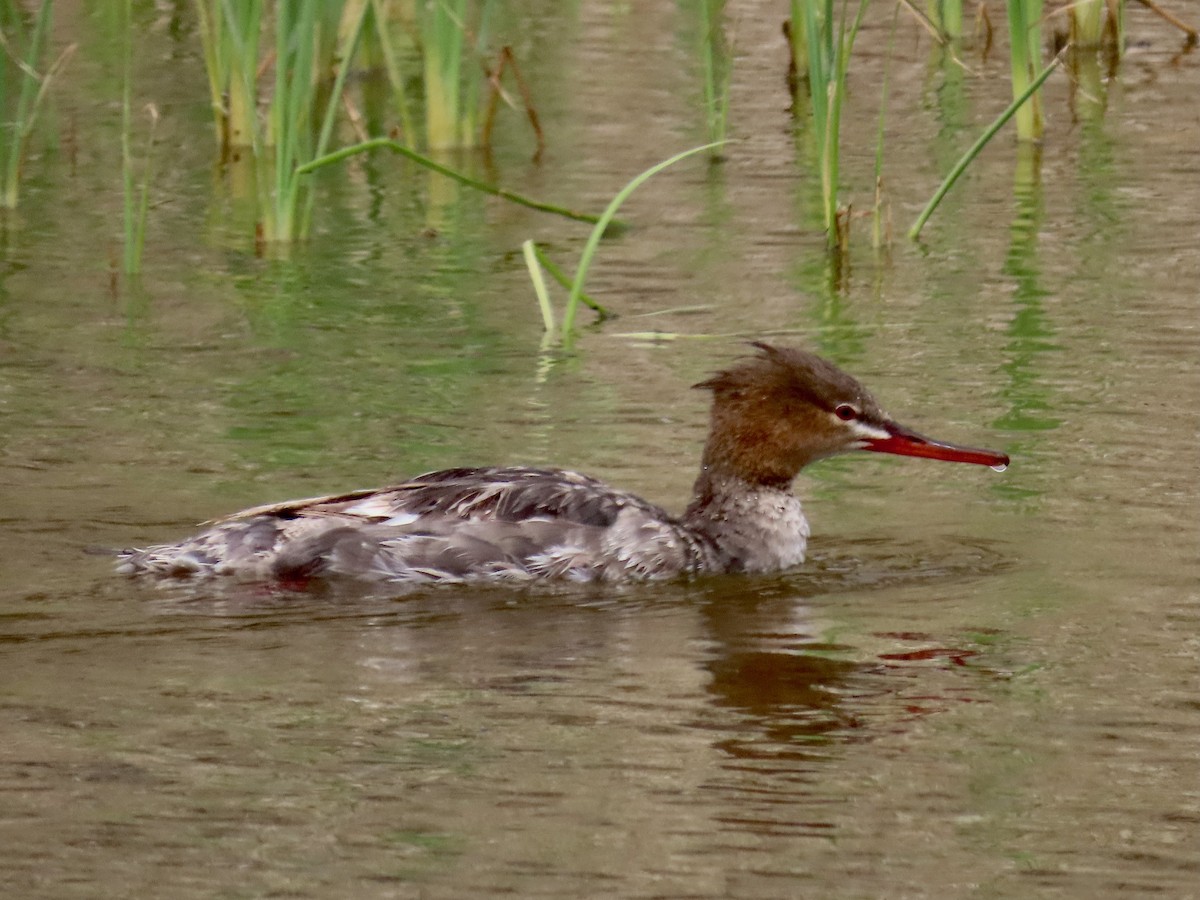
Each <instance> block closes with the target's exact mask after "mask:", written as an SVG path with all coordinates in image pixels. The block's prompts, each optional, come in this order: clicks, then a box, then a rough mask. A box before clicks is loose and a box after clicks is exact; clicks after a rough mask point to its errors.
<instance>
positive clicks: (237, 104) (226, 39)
mask: <svg viewBox="0 0 1200 900" xmlns="http://www.w3.org/2000/svg"><path fill="white" fill-rule="evenodd" d="M196 11H197V14H198V17H199V20H200V45H201V48H202V49H203V52H204V68H205V71H206V72H207V73H208V90H209V103H210V105H211V108H212V113H213V124H214V126H215V129H216V138H217V146H218V148H219V149H220V151H221V155H222V157H226V156H228V155H229V153H230V152H231V150H234V149H235V148H239V147H252V146H254V145H255V142H256V140H257V138H258V134H259V127H258V50H259V47H258V44H259V35H260V34H261V33H262V29H263V25H264V22H263V2H262V0H197V3H196Z"/></svg>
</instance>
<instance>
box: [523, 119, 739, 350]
mask: <svg viewBox="0 0 1200 900" xmlns="http://www.w3.org/2000/svg"><path fill="white" fill-rule="evenodd" d="M718 146H720V144H719V143H718V144H711V143H710V144H703V145H701V146H699V147H693V148H692V149H690V150H685V151H683V152H682V153H677V154H675V155H674V156H672V157H670V158H669V159H664V160H663V161H662V162H660V163H657V164H655V165H653V166H651V167H650V168H648V169H646V170H645V171H643V172H639V173H638V174H637V175H635V176H634V177H633V178H631V179H630V180H629V182H628V183H627V184H626V185H625V186H624V187H623V188H621V190H619V191H618V192H617V195H616V196H615V197H613V199H612V200H611V201H610V202H609V204H608V206H607V207H605V209H604V212H603V213H601V214H600V218H599V219H597V220H596V224H595V225H594V226H593V228H592V230H591V233H590V234H589V235H588V239H587V241H586V242H585V243H584V246H583V251H582V252H581V253H580V254H579V265H578V266H576V267H575V275H574V277H573V278H571V279H570V282H569V290H570V293H569V294H568V296H567V302H566V306H565V308H564V310H563V322H562V330H561V339H562V341H563V343H564V344H569V343H570V342H571V340H572V339H573V338H574V336H575V317H576V314H577V312H578V309H579V304H580V303H583V304H584V305H586V306H590V307H592V308H593V309H595V310H597V311H598V312H600V314H601V316H602V317H604V316H607V315H608V311H607V310H605V309H603V307H600V306H599V305H598V304H596V302H595V301H594V300H591V298H588V297H587V295H586V294H584V292H583V285H584V283H585V282H586V281H587V274H588V270H589V269H590V268H591V265H592V260H593V259H594V258H595V255H596V251H597V249H599V246H600V241H601V239H602V238H603V237H604V236H605V234H606V233H608V232H609V230H610V227H611V226H612V225H613V224H614V223H615V222H616V215H617V210H619V209H620V208H621V205H622V204H623V203H624V202H625V201H626V200H628V199H629V197H630V195H631V194H633V192H634V191H635V190H637V189H638V188H639V187H641V186H642V185H643V184H645V183H646V182H647V181H649V180H650V179H651V178H653V177H654V176H655V175H657V174H658V173H659V172H661V171H662V170H663V169H665V168H667V167H668V166H673V165H675V163H677V162H680V161H681V160H684V159H687V158H688V157H689V156H695V155H696V154H697V153H704V152H705V151H710V150H713V149H715V148H716V147H718ZM522 249H523V252H524V255H525V264H526V266H527V267H528V268H529V277H530V279H531V280H532V282H533V285H534V291H535V293H536V294H537V298H538V304H539V306H540V308H541V310H542V322H543V324H544V325H545V328H546V330H547V331H551V330H552V329H553V328H554V314H553V312H552V311H551V307H550V302H549V298H548V296H547V294H546V289H545V280H544V279H543V278H542V273H541V271H540V268H544V269H545V270H546V271H547V272H548V273H549V274H550V275H551V277H553V278H554V279H555V280H556V281H558V282H559V283H560V284H563V285H564V286H566V285H567V284H568V281H567V278H566V276H565V275H563V273H562V272H561V271H560V270H559V269H558V268H557V267H556V266H554V265H553V263H550V261H549V260H548V259H547V258H546V256H545V254H543V253H542V251H541V250H540V248H538V246H537V245H536V244H535V243H534V242H533V241H526V242H525V244H524V245H523V246H522ZM539 267H540V268H539Z"/></svg>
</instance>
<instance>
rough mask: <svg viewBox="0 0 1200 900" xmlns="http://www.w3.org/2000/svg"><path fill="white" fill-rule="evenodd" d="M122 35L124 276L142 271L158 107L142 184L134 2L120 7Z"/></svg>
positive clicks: (149, 109) (153, 110)
mask: <svg viewBox="0 0 1200 900" xmlns="http://www.w3.org/2000/svg"><path fill="white" fill-rule="evenodd" d="M122 13H123V17H124V21H123V23H122V24H123V25H124V28H123V31H124V34H125V47H124V57H125V59H124V62H125V73H124V85H123V88H122V91H121V185H122V199H123V203H122V217H121V218H122V223H123V233H122V237H123V242H122V246H123V253H122V270H123V271H124V272H125V274H126V275H136V274H138V273H139V272H141V270H142V250H143V249H144V247H145V244H146V215H147V212H148V211H149V208H150V178H151V175H152V173H153V171H154V133H155V131H156V130H157V127H158V109H157V107H155V106H154V105H153V104H151V105H150V106H148V107H147V112H148V114H149V116H150V130H149V133H148V134H147V136H146V149H145V152H144V154H143V158H142V178H141V184H137V183H136V180H137V179H136V174H135V168H136V167H135V164H134V161H133V110H132V100H131V95H132V92H133V28H132V19H133V3H132V0H125V3H124V6H123V9H122Z"/></svg>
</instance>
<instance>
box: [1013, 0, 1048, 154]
mask: <svg viewBox="0 0 1200 900" xmlns="http://www.w3.org/2000/svg"><path fill="white" fill-rule="evenodd" d="M1041 18H1042V0H1008V30H1009V58H1010V61H1011V66H1012V92H1013V97H1014V98H1015V97H1026V98H1029V102H1028V103H1025V102H1022V103H1021V104H1019V105H1018V106H1017V107H1016V113H1017V137H1018V138H1019V139H1020V140H1022V141H1037V140H1041V137H1042V128H1043V122H1042V104H1041V98H1040V97H1039V96H1038V93H1037V89H1036V88H1034V89H1033V90H1032V91H1030V90H1029V84H1030V82H1032V81H1034V80H1035V74H1034V73H1036V72H1037V67H1038V65H1039V62H1040V58H1041V41H1042V38H1041V35H1042V29H1041V25H1040V22H1041Z"/></svg>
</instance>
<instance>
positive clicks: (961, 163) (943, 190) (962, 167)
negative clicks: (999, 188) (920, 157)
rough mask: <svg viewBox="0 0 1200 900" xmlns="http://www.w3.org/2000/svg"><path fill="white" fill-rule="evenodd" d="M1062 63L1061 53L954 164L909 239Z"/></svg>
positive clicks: (914, 223)
mask: <svg viewBox="0 0 1200 900" xmlns="http://www.w3.org/2000/svg"><path fill="white" fill-rule="evenodd" d="M1065 50H1066V48H1064V51H1063V52H1065ZM1062 61H1063V53H1059V54H1058V56H1056V57H1054V59H1052V60H1051V61H1050V64H1049V65H1048V66H1046V68H1045V69H1043V70H1042V71H1041V72H1040V73H1038V76H1037V77H1036V78H1034V80H1033V81H1032V82H1031V83H1030V84H1029V85H1028V87H1026V88H1025V91H1024V93H1022V94H1021V96H1019V97H1017V98H1016V99H1015V100H1013V102H1012V103H1010V104H1009V105H1008V107H1007V108H1006V109H1005V110H1004V112H1002V113H1000V115H999V116H998V117H997V118H996V120H995V121H994V122H992V124H991V125H989V126H988V127H987V128H986V129H985V130H984V132H983V134H981V135H980V136H979V138H978V139H977V140H976V141H975V143H974V144H972V145H971V146H970V148H969V149H968V150H967V152H966V153H964V154H963V155H962V157H961V158H960V159H959V160H958V162H956V163H955V164H954V168H953V169H951V170H950V174H949V175H947V176H946V177H945V179H944V180H943V181H942V183H941V184H940V185H938V189H937V190H936V191H934V194H933V196H932V197H930V198H929V202H928V203H926V204H925V208H924V209H923V210H921V214H920V215H919V216H917V219H916V221H915V222H913V224H912V227H911V228H909V229H908V237H909V238H910V239H911V240H914V241H915V240H916V239H917V238H918V237H920V235H921V229H922V228H924V227H925V223H926V222H927V221H928V220H929V217H930V216H931V215H933V211H934V210H935V209H937V207H938V204H939V203H941V202H942V198H943V197H945V196H946V194H947V193H948V192H949V191H950V188H952V187H953V186H954V183H955V182H956V181H958V179H959V176H960V175H962V173H963V172H965V171H966V169H967V166H969V165H970V164H971V162H972V160H974V159H975V157H976V156H978V155H979V153H980V151H981V150H983V148H984V146H985V145H986V144H987V142H988V141H990V140H991V139H992V138H993V137H995V136H996V132H998V131H999V130H1000V129H1001V128H1003V127H1004V124H1005V123H1006V122H1007V121H1008V120H1009V119H1011V118H1012V117H1013V114H1014V113H1015V112H1017V110H1019V109H1020V108H1021V104H1023V103H1024V102H1025V101H1026V100H1028V99H1029V98H1030V97H1032V96H1033V94H1034V92H1035V91H1037V89H1038V88H1040V87H1041V86H1042V83H1043V82H1044V81H1045V80H1046V79H1047V78H1049V77H1050V73H1052V72H1053V71H1054V70H1055V69H1057V68H1058V67H1059V66H1060V65H1062Z"/></svg>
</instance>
